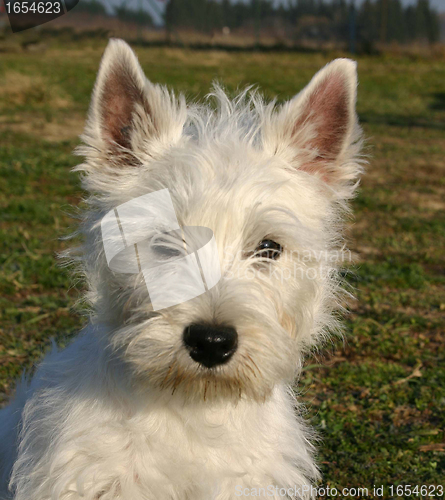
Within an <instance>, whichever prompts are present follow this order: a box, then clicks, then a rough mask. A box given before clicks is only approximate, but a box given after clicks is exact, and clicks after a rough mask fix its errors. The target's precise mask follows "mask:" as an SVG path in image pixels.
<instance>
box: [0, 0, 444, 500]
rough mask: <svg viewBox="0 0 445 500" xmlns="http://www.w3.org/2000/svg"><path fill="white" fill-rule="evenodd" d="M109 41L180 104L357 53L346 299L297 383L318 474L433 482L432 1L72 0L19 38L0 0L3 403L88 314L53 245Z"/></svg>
mask: <svg viewBox="0 0 445 500" xmlns="http://www.w3.org/2000/svg"><path fill="white" fill-rule="evenodd" d="M11 2H12V0H11ZM12 3H14V2H12ZM111 36H117V37H122V38H124V39H126V40H127V41H128V42H129V43H130V44H131V45H132V46H133V48H134V50H135V52H136V53H137V55H138V57H139V60H140V62H141V65H142V67H143V68H144V70H145V72H146V74H147V76H148V77H149V78H150V79H151V80H152V81H154V82H156V83H161V84H165V85H168V86H169V87H170V88H172V89H173V90H174V91H176V92H183V93H185V94H186V96H187V97H188V98H191V99H202V98H203V97H204V96H205V95H206V94H207V93H208V92H209V89H210V86H211V84H212V82H213V81H215V80H218V81H220V82H221V83H222V84H223V85H224V86H225V87H226V88H227V91H228V92H229V93H230V94H235V92H236V91H237V89H239V88H243V87H245V86H246V85H251V84H253V85H255V86H258V88H259V89H260V91H261V92H262V93H264V95H265V98H266V99H267V100H268V99H272V98H275V97H276V98H277V99H278V102H283V101H284V100H285V99H289V98H291V97H292V96H293V95H295V94H296V93H297V92H298V91H300V90H301V89H302V88H303V87H304V86H305V85H306V84H307V83H308V82H309V80H310V78H311V77H312V76H313V75H314V73H315V72H316V71H318V70H319V69H320V68H321V67H322V66H323V65H325V64H326V63H328V62H329V61H330V60H332V59H334V58H336V57H352V58H354V59H356V60H357V62H358V73H359V88H358V103H357V110H358V114H359V119H360V122H361V124H362V126H363V128H364V132H365V136H366V138H367V142H366V149H365V153H366V155H367V157H368V160H369V165H368V166H367V171H366V175H365V176H364V177H363V180H362V183H361V187H360V190H359V194H358V196H357V198H356V199H355V200H354V202H353V207H352V208H353V213H354V217H353V218H352V217H351V219H350V222H349V224H348V231H347V235H346V237H347V241H348V244H349V246H350V248H351V249H352V251H353V255H354V263H353V264H352V265H350V266H349V267H348V269H346V270H345V276H346V279H347V282H348V287H349V290H350V291H351V292H352V293H353V294H354V295H355V297H356V300H352V299H351V301H350V303H349V304H345V305H347V307H348V308H349V311H350V312H349V314H348V315H347V317H346V320H345V324H346V333H345V338H344V340H338V339H337V340H333V341H332V343H330V344H329V345H328V347H327V349H324V350H323V352H322V353H314V354H313V355H312V356H311V357H309V358H308V359H307V362H306V365H305V367H304V370H303V372H302V375H301V377H300V380H299V382H298V385H297V387H296V390H297V392H298V394H299V399H300V401H302V402H304V403H305V406H306V408H307V410H306V413H305V418H307V419H308V420H309V422H310V423H311V425H313V426H314V427H315V428H316V429H317V432H318V433H319V436H320V438H321V441H320V445H319V454H318V461H319V463H320V467H321V469H322V472H323V476H324V480H323V484H324V485H330V486H331V487H339V488H340V487H369V488H372V486H373V485H374V484H375V485H391V484H411V485H413V487H414V486H415V485H435V484H436V485H437V484H443V480H444V477H445V435H444V429H445V348H444V346H445V261H444V254H445V252H444V248H445V45H444V42H445V2H444V0H430V1H428V0H361V1H358V0H355V1H353V0H282V1H279V0H274V1H272V0H252V1H244V2H243V1H234V0H170V1H160V0H127V1H125V0H112V1H107V2H106V3H105V2H100V1H99V0H94V1H88V0H80V2H79V3H78V5H77V6H75V7H74V8H73V9H72V10H71V11H70V12H68V13H67V14H66V15H64V16H62V17H59V18H57V19H55V20H53V21H51V22H48V23H46V24H43V25H40V26H38V27H36V28H32V29H28V30H26V31H22V32H19V33H12V31H11V28H10V25H9V21H8V18H7V16H6V15H5V5H4V4H3V3H2V0H0V405H4V404H6V402H7V400H8V399H9V397H10V396H11V395H12V394H13V392H14V385H15V380H16V378H17V377H19V376H20V374H21V373H23V370H24V369H27V370H30V371H32V370H33V366H34V365H35V363H37V362H38V361H39V360H40V359H41V357H42V356H43V355H44V353H45V352H47V351H48V349H50V346H51V339H55V341H56V342H57V343H58V344H59V345H60V346H63V345H66V343H67V342H69V341H70V339H71V338H72V336H73V335H75V334H76V333H77V332H78V331H79V329H80V328H81V327H82V325H83V324H84V323H85V322H86V321H87V316H86V315H85V314H84V313H85V311H84V309H83V307H82V303H81V301H80V305H79V304H78V302H79V299H80V298H81V296H82V292H83V290H84V283H83V282H82V280H81V279H80V278H79V277H76V276H74V277H72V276H70V274H69V271H68V270H67V269H65V268H63V267H61V266H60V265H59V264H58V263H57V258H56V254H57V253H58V252H60V251H62V250H64V249H65V248H66V247H67V246H68V245H74V244H75V241H66V240H63V239H62V240H61V239H60V237H61V236H66V235H68V234H70V233H71V232H72V231H73V230H74V229H75V228H76V224H77V222H76V220H75V219H74V218H73V217H72V214H73V213H75V209H74V208H73V207H75V206H78V205H82V198H83V196H84V193H82V191H81V189H80V182H79V178H78V175H76V174H74V173H72V172H71V168H72V167H74V166H75V165H76V164H77V163H79V162H80V159H79V158H78V157H75V156H74V155H73V154H72V152H73V150H74V148H75V147H76V146H77V145H78V144H79V138H78V136H79V134H80V133H81V132H82V129H83V125H84V120H85V116H86V113H87V110H88V105H89V100H90V95H91V91H92V88H93V85H94V81H95V77H96V73H97V69H98V66H99V62H100V58H101V55H102V53H103V50H104V48H105V46H106V44H107V42H108V39H109V37H111ZM76 304H77V305H76ZM386 491H387V490H386ZM436 496H437V498H443V495H442V496H441V495H440V494H437V492H436ZM351 497H352V496H351ZM389 497H390V496H389V495H385V497H384V498H389ZM399 498H418V496H416V495H415V494H413V495H412V496H406V495H405V496H404V494H402V495H400V496H399Z"/></svg>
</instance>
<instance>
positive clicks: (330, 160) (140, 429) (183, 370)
mask: <svg viewBox="0 0 445 500" xmlns="http://www.w3.org/2000/svg"><path fill="white" fill-rule="evenodd" d="M356 89H357V73H356V64H355V62H353V61H351V60H348V59H337V60H334V61H333V62H331V63H330V64H328V65H327V66H325V67H324V68H323V69H321V70H320V71H319V72H318V73H317V74H316V75H315V76H314V78H313V79H312V80H311V82H310V83H309V84H308V85H307V87H306V88H304V89H303V90H302V91H301V92H300V93H298V94H297V95H296V96H295V97H294V98H293V99H291V100H290V101H288V102H286V103H284V104H281V105H278V104H276V103H275V102H269V103H266V102H265V101H264V100H263V98H262V97H261V96H260V95H259V94H258V92H257V91H256V90H255V89H251V88H250V89H247V90H245V91H244V92H242V93H241V94H240V95H238V96H237V97H235V98H229V97H228V96H227V95H226V93H225V91H224V90H223V89H222V87H220V86H219V85H216V84H215V86H214V88H213V92H212V93H211V94H210V95H209V97H208V99H209V101H205V102H204V103H203V104H199V103H191V104H187V103H186V101H185V98H184V97H183V96H182V95H180V96H179V97H178V96H175V95H174V94H173V93H172V92H170V91H168V90H167V89H166V88H164V87H163V86H160V85H157V84H153V83H151V82H150V81H149V80H148V79H147V78H146V77H145V75H144V73H143V71H142V69H141V67H140V65H139V62H138V60H137V58H136V56H135V54H134V53H133V51H132V50H131V48H130V47H129V46H128V45H127V44H126V43H125V42H123V41H121V40H117V39H112V40H110V42H109V45H108V46H107V48H106V51H105V53H104V56H103V59H102V62H101V65H100V69H99V72H98V76H97V80H96V84H95V87H94V91H93V95H92V102H91V106H90V110H89V115H88V119H87V123H86V127H85V131H84V134H83V136H82V144H83V145H82V146H80V148H79V149H78V151H77V152H78V154H79V155H81V156H83V157H84V159H85V161H84V163H83V164H82V165H80V166H78V167H76V170H77V171H80V172H81V175H82V185H83V187H84V189H85V190H86V191H87V192H88V193H89V197H88V199H87V208H86V210H85V211H84V212H83V215H82V221H81V224H80V232H81V233H82V235H83V237H84V239H83V244H82V247H81V248H80V249H77V250H74V251H73V253H71V254H70V255H71V256H70V258H71V260H72V261H73V262H75V263H77V265H78V266H80V270H81V272H82V273H83V275H84V276H85V280H86V285H87V286H86V288H87V291H86V300H87V302H88V303H89V305H90V311H91V312H90V318H89V323H88V326H86V328H85V329H84V330H83V331H82V332H81V333H80V334H79V335H78V337H77V338H76V339H75V340H74V342H73V343H72V344H71V345H69V346H68V347H67V348H66V349H65V350H62V351H58V350H57V349H56V348H54V349H53V350H52V352H51V353H50V354H48V355H47V356H46V357H45V359H44V360H43V362H42V363H41V364H40V366H39V367H38V368H37V370H36V372H35V374H34V376H33V377H32V379H31V380H28V379H26V378H24V379H23V381H22V382H21V383H20V384H19V386H18V388H17V391H16V395H15V398H14V400H13V401H12V402H11V403H10V405H9V406H8V407H6V408H5V409H3V410H2V411H1V413H0V443H1V444H0V470H1V474H2V476H1V477H2V486H1V488H2V489H1V492H2V494H1V495H0V497H1V498H2V499H14V500H50V499H51V500H80V499H83V500H99V499H100V500H229V499H235V498H239V497H242V496H249V495H257V496H261V495H262V494H264V496H266V495H267V497H268V498H274V499H278V498H283V497H285V498H311V497H313V496H314V493H313V490H312V489H311V487H312V486H313V485H314V484H316V482H317V481H318V480H319V478H320V474H319V470H318V468H317V465H316V460H315V453H314V446H313V444H312V441H313V432H311V430H310V429H309V427H308V426H307V425H306V424H305V422H304V420H303V418H302V416H301V412H300V411H299V410H298V408H299V406H298V403H297V400H296V398H295V395H294V392H293V390H292V388H293V384H294V382H295V380H296V378H297V377H298V375H299V373H300V372H301V368H302V362H303V359H304V356H305V355H306V354H307V353H308V352H310V351H311V349H313V348H314V347H316V346H319V345H320V344H321V343H322V342H323V341H324V340H325V339H326V338H328V336H329V335H330V334H332V332H336V331H339V330H340V329H341V322H339V319H338V313H337V312H338V311H339V309H341V303H342V290H343V289H344V287H343V285H342V280H341V278H340V273H339V269H340V268H341V262H340V261H341V258H340V257H339V256H341V255H342V254H343V245H344V244H343V239H342V228H343V226H344V220H345V215H347V213H348V210H349V209H348V202H349V200H350V199H351V198H352V197H353V196H354V193H355V191H356V188H357V185H358V182H359V177H360V174H361V172H362V170H363V161H362V160H361V147H362V133H361V129H360V127H359V125H358V120H357V115H356V112H355V103H356ZM148 195H155V197H156V196H157V197H158V198H156V199H161V195H162V196H164V195H165V197H164V198H163V199H164V201H165V200H167V201H166V205H165V204H164V205H162V206H163V207H164V208H163V209H162V210H161V209H160V212H163V210H164V209H165V210H167V208H166V207H167V205H168V207H170V208H172V209H173V210H174V215H173V216H172V217H173V219H175V217H176V219H175V220H176V221H177V227H176V228H175V230H176V231H180V233H178V234H180V235H182V236H179V239H180V240H181V237H182V242H183V243H184V245H185V244H186V240H187V236H186V232H187V231H186V228H199V227H201V228H205V229H206V230H207V229H208V233H206V234H207V235H208V236H209V238H208V239H209V241H210V242H211V243H212V245H213V246H212V251H211V252H210V254H209V255H211V256H213V257H215V255H216V256H217V258H218V262H215V259H214V261H213V263H212V264H211V266H210V267H212V266H213V267H212V269H216V268H218V269H217V276H216V278H215V280H214V282H213V284H211V286H207V287H206V288H205V290H204V292H203V293H201V292H200V293H195V294H194V295H193V296H192V298H189V297H188V296H187V297H185V296H184V297H185V298H184V297H183V296H180V297H176V296H175V297H174V298H173V299H172V298H171V297H170V302H168V301H167V302H164V303H163V305H162V304H161V306H160V307H155V306H154V301H153V300H152V299H153V297H154V293H155V292H156V291H157V290H158V289H159V290H160V289H164V291H165V292H166V293H167V295H168V293H170V292H169V291H171V288H172V285H171V283H173V284H174V283H175V281H174V277H173V281H171V278H172V275H171V274H170V275H169V276H167V274H162V273H161V274H159V275H158V276H157V278H158V281H157V282H156V283H157V285H156V286H155V287H153V286H152V288H150V289H148V288H147V287H148V285H149V280H147V276H146V274H145V275H144V272H143V270H142V269H141V267H140V266H139V268H137V269H133V271H131V272H127V271H128V269H124V270H123V271H122V270H120V271H119V270H116V269H113V266H112V265H111V264H110V262H109V258H108V257H109V255H108V254H107V249H106V245H105V240H104V232H103V221H104V220H111V219H110V217H111V218H113V217H114V215H115V214H116V213H117V212H116V210H117V211H118V212H119V213H120V214H121V213H123V210H122V209H121V207H123V206H124V205H125V206H127V207H128V206H130V205H131V204H132V203H133V206H136V209H135V210H133V214H134V216H135V217H136V219H135V220H134V221H133V226H132V227H133V231H136V232H138V233H141V234H138V239H139V240H141V239H143V238H144V234H142V233H143V232H144V231H145V229H144V231H139V230H138V228H139V227H140V223H141V221H142V219H143V217H142V218H141V217H139V216H138V214H140V212H139V211H138V206H139V208H141V209H142V210H143V208H144V207H143V206H142V205H141V204H139V205H138V204H137V203H138V202H137V200H148V198H146V197H147V196H148ZM153 199H155V198H152V200H153ZM135 200H136V201H135ZM134 203H136V205H134ZM150 203H151V202H150ZM169 203H171V206H170V205H169ZM165 210H164V211H165ZM127 212H128V211H127ZM107 214H108V215H107ZM110 214H111V215H110ZM113 214H114V215H113ZM161 215H162V214H161ZM106 217H108V219H106ZM129 217H130V220H129V221H128V220H127V221H126V222H129V223H130V225H131V223H132V220H131V215H130V216H129ZM138 217H139V218H138ZM161 219H162V216H161ZM173 219H172V220H173ZM113 220H114V219H113ZM142 225H143V224H142ZM116 227H117V226H116ZM178 227H179V229H178ZM181 228H184V229H183V230H182V229H181ZM170 229H171V227H167V226H165V227H164V226H163V223H160V224H158V225H157V229H156V231H157V234H158V236H157V237H158V239H159V235H161V236H160V238H161V241H162V238H164V240H166V239H167V237H166V236H165V235H166V234H167V233H169V231H168V230H170ZM150 234H151V233H150ZM145 236H146V239H150V238H154V236H153V234H151V236H149V235H145ZM200 243H203V241H201V242H200ZM204 243H205V242H204ZM172 245H173V244H172ZM179 246H180V245H179ZM161 247H162V242H161ZM128 248H130V247H128ZM164 250H165V253H166V254H169V252H170V256H172V255H173V256H175V258H176V257H178V255H179V253H180V252H179V251H176V250H175V249H174V248H173V247H169V245H168V244H166V243H165V244H164ZM178 252H179V253H178ZM198 253H199V252H198ZM190 255H191V254H190ZM190 255H188V257H190ZM124 260H125V259H124ZM161 260H162V259H161ZM167 260H168V259H167ZM173 260H175V259H173ZM176 260H179V259H176ZM192 260H193V259H191V257H190V259H189V261H188V262H189V263H190V262H192ZM111 262H112V261H111ZM193 262H197V260H196V259H195V260H193ZM125 265H128V266H129V263H128V262H127V263H126V264H125ZM215 266H216V267H215ZM130 267H131V266H130ZM161 267H162V266H161ZM201 271H202V272H204V268H202V269H201ZM202 272H201V274H202ZM165 280H167V281H165ZM169 280H170V281H169ZM180 281H181V280H178V287H179V288H181V286H180V285H181V283H180ZM150 283H151V284H153V282H150ZM166 283H167V284H168V286H167V285H166ZM173 288H175V287H174V286H173ZM186 288H187V287H186ZM181 290H182V289H181ZM179 295H181V294H179ZM175 301H176V302H175ZM165 304H167V306H165Z"/></svg>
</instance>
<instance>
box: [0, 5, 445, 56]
mask: <svg viewBox="0 0 445 500" xmlns="http://www.w3.org/2000/svg"><path fill="white" fill-rule="evenodd" d="M68 1H69V0H68ZM0 3H1V2H0ZM8 4H9V5H13V4H14V1H12V2H8ZM2 10H3V12H4V11H5V8H4V7H3V9H2ZM0 16H1V14H0ZM1 19H3V20H1ZM2 24H3V25H6V24H7V21H6V20H5V14H4V13H3V18H2V17H0V26H1V25H2ZM47 28H48V27H42V30H43V31H47ZM51 29H60V30H61V29H63V30H65V32H69V31H72V32H77V33H79V32H84V33H85V32H89V33H91V34H92V33H96V34H99V33H100V32H108V33H113V35H114V36H121V37H126V38H128V39H132V40H137V41H139V42H141V43H142V42H146V43H158V44H161V43H168V44H170V45H172V44H174V45H179V46H193V47H205V46H207V47H213V48H215V47H224V48H226V49H235V48H241V47H242V48H248V47H255V48H256V49H258V48H263V49H266V48H267V49H269V50H271V49H285V48H288V49H289V48H299V49H307V50H327V49H333V48H337V49H347V50H349V51H350V52H352V53H367V54H373V53H377V52H379V51H382V50H385V49H387V48H391V49H392V50H396V49H398V50H401V48H404V49H405V50H407V49H408V48H409V49H411V51H412V50H416V49H417V50H419V49H421V48H423V50H425V49H426V48H427V47H428V48H429V49H431V48H432V47H434V46H435V45H436V44H440V43H443V42H444V41H445V1H444V0H244V1H243V0H109V1H106V2H105V1H101V0H81V1H80V3H79V4H78V5H77V6H76V7H74V9H73V10H72V11H71V12H69V15H66V16H63V17H61V18H58V19H57V20H55V21H53V22H51ZM436 48H437V47H436Z"/></svg>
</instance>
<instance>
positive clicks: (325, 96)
mask: <svg viewBox="0 0 445 500" xmlns="http://www.w3.org/2000/svg"><path fill="white" fill-rule="evenodd" d="M350 119H351V117H350V110H349V92H348V88H347V82H346V80H345V76H344V75H342V74H341V73H335V72H334V73H331V74H330V75H327V76H326V78H325V79H324V80H323V81H322V82H320V83H319V84H318V85H317V86H316V88H315V89H314V90H313V91H312V93H311V94H310V95H309V97H308V98H307V101H306V102H305V104H304V105H303V109H302V111H301V115H300V118H299V119H298V120H297V123H296V124H295V127H294V130H293V134H294V135H299V134H298V132H299V131H300V130H301V128H302V127H305V126H310V125H312V127H313V129H314V133H315V137H314V138H313V139H310V140H309V141H308V142H307V143H306V144H305V145H304V147H305V148H308V149H316V150H317V156H316V158H315V159H313V160H312V161H311V162H310V163H309V164H305V165H303V166H302V167H301V168H302V170H306V171H308V172H316V171H317V172H320V170H321V172H320V173H321V174H322V176H323V178H324V179H325V180H326V181H329V178H328V177H329V173H328V170H327V169H328V168H329V167H328V164H329V162H334V161H335V160H336V159H337V158H338V155H339V154H340V152H341V150H342V147H343V144H344V141H345V139H346V133H347V131H348V124H349V121H350Z"/></svg>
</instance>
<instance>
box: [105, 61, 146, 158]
mask: <svg viewBox="0 0 445 500" xmlns="http://www.w3.org/2000/svg"><path fill="white" fill-rule="evenodd" d="M136 103H143V95H142V91H141V90H140V89H139V88H138V87H137V85H136V83H135V81H134V76H133V75H131V74H130V73H129V71H128V70H127V69H126V68H125V67H116V68H114V69H113V70H112V71H110V74H109V75H108V76H107V78H106V81H105V83H104V86H103V89H102V95H101V97H100V114H101V124H102V127H101V128H102V133H103V135H104V137H105V138H106V139H107V140H108V141H110V142H115V143H117V144H119V145H120V146H123V147H125V148H129V147H130V146H131V137H130V132H131V125H132V115H133V111H134V108H135V104H136Z"/></svg>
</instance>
